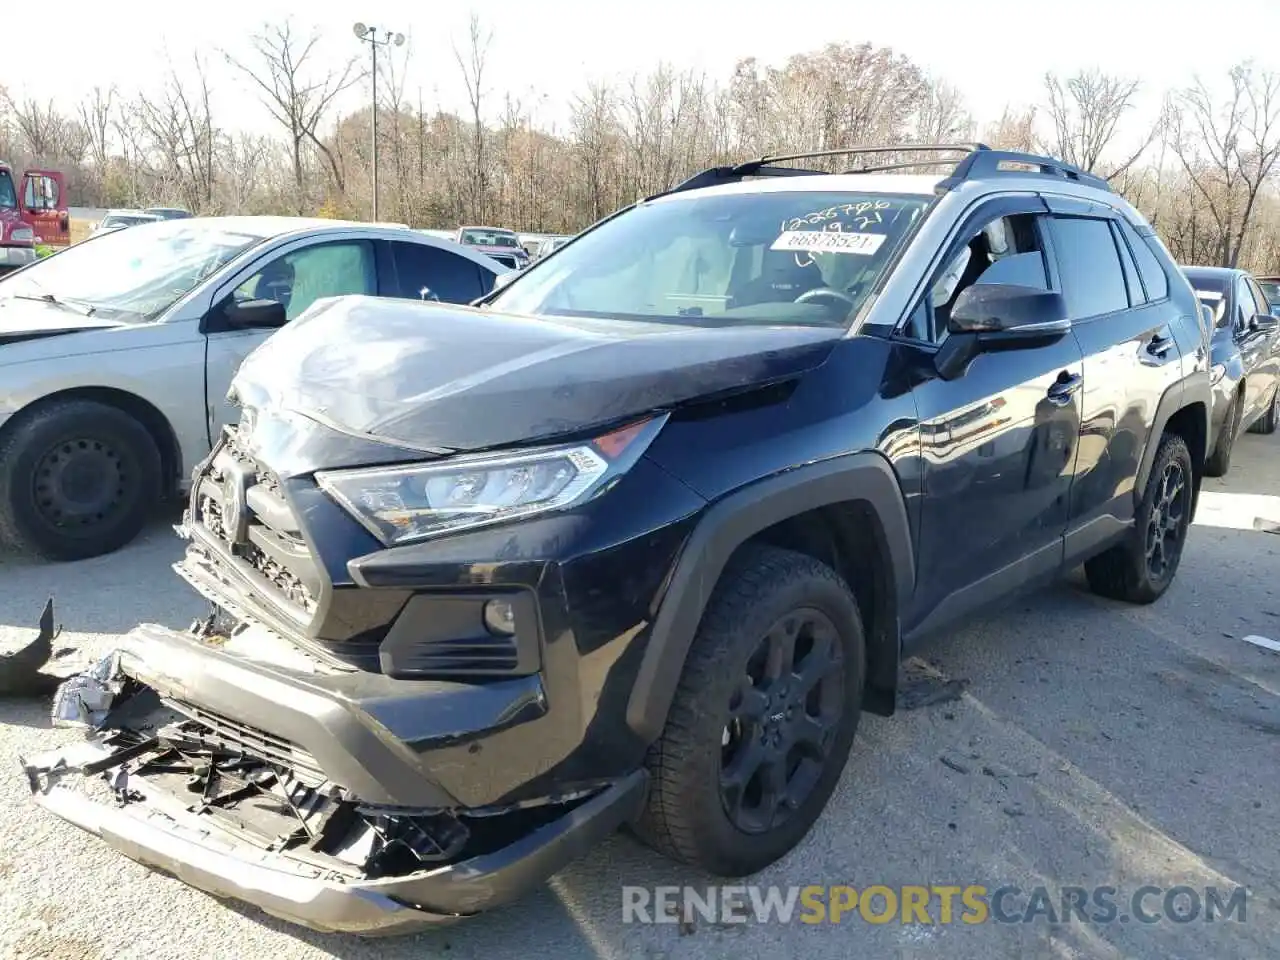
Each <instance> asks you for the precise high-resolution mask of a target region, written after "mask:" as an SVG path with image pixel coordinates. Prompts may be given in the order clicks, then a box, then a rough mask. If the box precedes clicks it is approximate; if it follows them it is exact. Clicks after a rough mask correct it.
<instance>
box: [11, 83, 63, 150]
mask: <svg viewBox="0 0 1280 960" xmlns="http://www.w3.org/2000/svg"><path fill="white" fill-rule="evenodd" d="M4 99H5V103H6V105H7V106H8V108H9V112H10V113H11V114H12V116H13V119H14V122H15V123H16V124H17V126H18V130H19V131H20V132H21V134H22V139H23V141H24V144H25V146H26V149H27V150H28V152H30V154H31V155H32V159H34V160H36V161H49V160H53V159H55V158H56V157H57V156H58V155H59V154H60V153H61V152H62V147H63V138H64V136H65V133H66V128H67V123H68V121H67V118H66V117H64V116H63V115H62V114H61V113H59V112H58V109H57V107H56V106H55V105H54V103H53V101H52V100H48V101H45V102H44V103H41V102H40V101H38V100H35V99H34V98H27V99H26V100H23V101H21V102H20V101H18V100H16V99H14V98H13V97H12V96H10V94H9V92H8V91H7V90H5V91H4Z"/></svg>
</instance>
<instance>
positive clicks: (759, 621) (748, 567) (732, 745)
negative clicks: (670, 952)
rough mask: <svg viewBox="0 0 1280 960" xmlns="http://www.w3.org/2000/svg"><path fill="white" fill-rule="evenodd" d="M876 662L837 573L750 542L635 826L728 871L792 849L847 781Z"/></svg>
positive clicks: (707, 622) (667, 733) (719, 592)
mask: <svg viewBox="0 0 1280 960" xmlns="http://www.w3.org/2000/svg"><path fill="white" fill-rule="evenodd" d="M788 649H789V650H790V651H791V656H790V659H788V655H787V654H785V652H784V651H786V650H788ZM864 663H865V652H864V641H863V633H862V621H861V619H860V618H859V615H858V606H857V602H856V601H855V600H854V597H853V594H852V592H851V591H850V590H849V588H848V586H847V585H846V584H845V582H844V581H843V580H842V579H841V578H840V576H839V575H838V574H837V573H836V572H835V571H834V570H832V569H831V568H830V567H828V566H826V565H825V564H823V563H820V562H819V561H817V560H815V559H813V558H812V557H809V556H806V555H804V554H799V553H793V552H792V551H789V550H781V549H778V548H775V547H765V546H759V547H757V546H750V547H747V548H745V549H743V550H742V551H740V553H739V554H738V555H737V556H736V557H735V559H734V560H733V562H732V563H731V564H730V566H729V568H727V569H726V570H725V572H724V574H723V576H722V577H721V579H720V582H719V583H718V584H717V586H716V589H715V593H714V594H713V596H712V598H711V602H710V603H709V604H708V606H707V610H706V613H705V614H704V616H703V619H702V623H701V624H700V625H699V627H698V632H697V634H696V636H695V637H694V640H693V645H692V647H691V649H690V651H689V655H688V659H687V661H686V662H685V666H684V671H683V674H682V675H681V678H680V683H679V686H678V687H677V689H676V694H675V699H674V700H673V702H672V704H671V710H670V712H669V714H668V716H667V723H666V727H665V729H664V730H663V732H662V735H661V737H659V739H658V740H657V742H656V743H654V745H653V746H652V747H651V748H650V751H649V756H648V758H647V761H646V762H647V765H648V768H649V771H650V773H651V775H652V786H651V789H650V791H649V799H648V805H647V807H646V809H645V812H644V814H643V815H642V817H641V819H640V821H639V823H637V824H636V825H635V828H634V829H635V832H636V833H637V834H638V835H639V836H640V838H641V839H642V840H644V841H645V842H646V843H648V844H649V845H650V846H652V847H653V848H655V849H656V850H658V851H659V852H661V853H664V854H666V855H667V856H669V857H672V858H674V859H676V860H679V861H682V862H684V863H687V864H690V865H693V866H696V867H699V868H701V869H703V870H705V871H707V872H709V873H712V874H715V875H718V876H724V877H741V876H746V875H748V874H752V873H756V872H757V871H759V870H762V869H764V868H765V867H767V866H768V865H769V864H771V863H773V862H774V861H775V860H777V859H779V858H780V857H782V856H784V855H785V854H787V853H788V852H789V851H790V850H792V849H793V848H794V847H795V846H796V845H797V844H798V843H799V842H800V841H801V840H802V839H803V838H804V836H805V835H806V834H807V833H808V832H809V829H810V828H811V827H812V826H813V824H814V822H815V821H816V820H817V819H818V816H819V815H820V814H821V813H822V811H823V809H824V807H825V806H826V803H827V801H828V799H829V798H830V796H831V793H832V791H833V790H834V789H835V787H836V784H837V782H838V781H839V779H840V774H841V771H842V770H843V769H844V766H845V762H846V760H847V759H848V756H849V749H850V747H851V745H852V743H853V737H854V732H855V731H856V729H857V726H858V718H859V716H860V713H861V706H862V681H863V676H864Z"/></svg>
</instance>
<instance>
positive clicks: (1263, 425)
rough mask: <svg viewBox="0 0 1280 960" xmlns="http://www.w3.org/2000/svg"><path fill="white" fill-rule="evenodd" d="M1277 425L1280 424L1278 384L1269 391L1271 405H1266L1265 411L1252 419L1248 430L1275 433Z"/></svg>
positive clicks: (1279, 392) (1279, 388)
mask: <svg viewBox="0 0 1280 960" xmlns="http://www.w3.org/2000/svg"><path fill="white" fill-rule="evenodd" d="M1277 426H1280V385H1277V386H1276V388H1275V389H1274V390H1272V391H1271V405H1270V406H1268V407H1267V412H1266V413H1264V414H1263V415H1262V416H1261V417H1259V418H1258V419H1257V420H1256V421H1254V424H1253V426H1251V427H1250V428H1249V432H1250V433H1268V434H1270V433H1275V432H1276V427H1277Z"/></svg>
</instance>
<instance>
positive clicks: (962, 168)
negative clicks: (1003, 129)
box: [938, 147, 1116, 193]
mask: <svg viewBox="0 0 1280 960" xmlns="http://www.w3.org/2000/svg"><path fill="white" fill-rule="evenodd" d="M1006 164H1012V165H1014V167H1015V169H1012V170H1010V169H1008V167H1007V166H1006ZM1027 168H1030V169H1027ZM1002 173H1014V174H1017V173H1022V174H1026V173H1031V174H1033V175H1034V174H1038V175H1040V176H1043V177H1056V178H1058V179H1060V180H1071V181H1073V182H1075V183H1080V184H1083V185H1085V186H1087V187H1093V188H1095V189H1097V190H1105V191H1107V193H1115V192H1116V191H1115V187H1113V186H1111V184H1110V183H1108V182H1107V180H1105V179H1104V178H1103V177H1100V176H1098V175H1097V174H1095V173H1086V172H1085V171H1083V170H1081V169H1080V168H1079V167H1075V166H1072V165H1071V164H1069V163H1063V162H1062V161H1061V160H1054V159H1053V158H1052V157H1042V156H1040V155H1038V154H1035V153H1021V152H1020V151H1017V150H992V149H990V148H989V147H982V148H980V149H977V150H974V151H973V152H972V153H971V154H969V155H968V156H967V157H965V158H964V159H963V160H961V161H960V162H959V163H958V164H956V168H955V169H954V170H953V171H951V176H949V177H948V178H947V179H945V180H943V181H942V182H941V183H939V184H938V190H939V192H941V191H945V190H952V189H954V188H955V187H957V186H959V185H960V184H961V183H963V182H964V181H965V180H970V179H975V178H978V177H990V176H993V175H995V174H1002Z"/></svg>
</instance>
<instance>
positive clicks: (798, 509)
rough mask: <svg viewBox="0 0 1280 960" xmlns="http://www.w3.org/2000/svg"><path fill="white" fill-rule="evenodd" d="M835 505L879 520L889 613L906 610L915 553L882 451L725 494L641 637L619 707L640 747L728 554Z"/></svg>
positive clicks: (659, 721)
mask: <svg viewBox="0 0 1280 960" xmlns="http://www.w3.org/2000/svg"><path fill="white" fill-rule="evenodd" d="M843 502H862V503H866V504H867V505H868V506H869V507H870V509H871V511H872V512H873V515H874V516H875V517H876V518H877V520H878V521H879V524H880V528H881V532H882V533H883V536H884V547H885V548H886V550H887V553H888V556H889V560H890V565H891V568H892V569H891V570H889V571H888V575H889V577H890V583H891V584H892V588H893V590H894V592H895V594H896V600H897V603H896V609H897V610H899V611H901V610H903V609H905V608H906V605H907V602H908V601H909V600H910V598H911V596H912V593H913V591H914V589H915V551H914V546H913V543H912V538H911V526H910V523H909V521H908V519H907V509H906V502H905V499H904V497H903V493H902V488H901V485H900V484H899V482H898V477H897V474H896V473H894V470H893V467H892V466H890V464H889V461H888V460H887V459H886V458H885V457H884V456H883V455H882V454H880V453H876V452H872V451H864V452H859V453H854V454H847V455H844V456H840V457H835V458H832V459H830V460H822V461H819V462H817V463H811V464H806V465H805V466H802V467H797V468H795V469H792V470H787V471H785V472H784V473H780V474H776V475H774V476H771V477H768V478H766V479H764V480H758V481H755V482H753V483H751V484H750V485H748V486H746V487H743V488H742V489H740V490H737V491H735V492H733V493H731V494H729V495H727V496H725V497H724V498H722V499H720V500H718V501H716V502H715V503H714V504H712V505H711V506H710V507H709V508H708V509H707V510H706V512H705V513H704V514H703V515H702V518H701V519H700V520H699V521H698V524H697V526H696V527H695V528H694V530H693V532H692V533H691V534H690V536H689V538H688V540H687V541H686V542H685V546H684V549H683V550H682V551H681V553H680V558H679V560H677V562H676V564H675V567H674V568H673V571H672V574H671V577H670V579H669V582H668V586H667V590H666V593H665V596H664V597H663V600H662V603H661V606H660V607H659V609H658V613H657V616H656V617H655V618H654V621H653V625H652V627H651V629H650V632H649V641H648V644H647V645H646V647H645V650H644V655H643V658H642V659H641V662H640V666H639V669H638V671H637V675H636V682H635V685H634V686H633V687H632V691H631V696H630V699H629V701H628V703H627V725H628V726H629V727H630V728H631V729H632V730H634V731H635V732H636V733H637V734H638V735H639V736H641V737H642V738H643V739H644V741H645V742H646V743H652V742H653V741H654V740H656V739H657V738H658V737H659V736H660V735H661V733H662V729H663V727H664V726H665V724H666V720H667V711H668V710H669V709H670V707H671V701H672V699H673V698H674V697H675V691H676V686H677V684H679V682H680V674H681V672H682V671H683V669H684V663H685V658H686V656H687V655H688V653H689V648H690V646H692V644H693V637H694V634H695V632H696V631H697V629H698V623H699V622H700V621H701V619H702V613H703V610H704V609H705V608H706V605H707V602H708V600H709V599H710V597H711V592H712V590H713V589H714V588H715V586H716V583H717V581H719V579H720V574H721V573H722V572H723V570H724V568H725V564H726V563H728V561H729V558H730V556H732V554H733V552H734V551H735V550H736V549H737V548H738V547H739V546H740V545H741V544H743V543H744V542H746V541H747V540H749V539H750V538H751V537H753V536H755V535H756V534H757V533H759V532H760V531H762V530H765V529H767V528H768V527H771V526H773V525H774V524H776V523H779V522H781V521H783V520H786V519H788V518H789V517H794V516H798V515H799V514H802V513H805V512H806V511H809V510H813V509H815V508H817V507H824V506H829V505H831V504H835V503H843ZM894 634H895V638H896V634H897V631H896V630H895V631H894ZM893 668H894V672H895V674H896V670H897V663H896V662H895V663H894V664H893Z"/></svg>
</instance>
